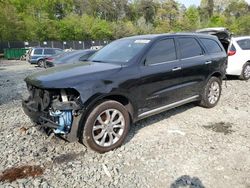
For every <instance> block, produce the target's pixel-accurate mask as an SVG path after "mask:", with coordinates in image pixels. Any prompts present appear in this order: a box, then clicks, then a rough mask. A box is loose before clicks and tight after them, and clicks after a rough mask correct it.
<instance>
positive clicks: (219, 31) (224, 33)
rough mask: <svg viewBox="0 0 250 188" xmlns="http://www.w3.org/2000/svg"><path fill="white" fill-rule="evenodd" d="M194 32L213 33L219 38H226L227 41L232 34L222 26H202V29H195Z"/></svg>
mask: <svg viewBox="0 0 250 188" xmlns="http://www.w3.org/2000/svg"><path fill="white" fill-rule="evenodd" d="M196 32H197V33H205V34H210V35H215V36H217V37H218V39H219V40H227V41H229V40H230V38H231V36H232V34H231V33H230V31H229V30H228V29H227V28H224V27H212V28H204V29H200V30H197V31H196Z"/></svg>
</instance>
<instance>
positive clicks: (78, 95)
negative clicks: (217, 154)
mask: <svg viewBox="0 0 250 188" xmlns="http://www.w3.org/2000/svg"><path fill="white" fill-rule="evenodd" d="M226 64H227V54H226V52H225V50H224V48H223V46H222V45H221V43H220V42H219V40H218V39H217V37H214V36H211V35H204V34H184V33H183V34H181V33H180V34H161V35H143V36H134V37H129V38H123V39H120V40H116V41H114V42H112V43H110V44H109V45H107V46H105V47H104V48H102V49H101V50H100V51H98V52H96V53H95V54H94V55H93V56H91V57H90V59H89V61H87V62H81V63H76V64H69V65H65V66H60V67H55V68H51V69H48V70H47V71H41V72H39V73H35V74H33V75H30V76H28V77H27V78H26V79H25V82H26V83H27V88H28V91H29V93H30V96H29V97H28V98H27V99H24V100H23V102H22V105H23V109H24V112H25V113H26V114H27V115H28V116H29V117H30V118H31V119H32V120H33V121H34V122H35V123H37V125H38V126H41V127H45V130H46V131H47V132H48V133H50V132H52V131H54V133H55V134H60V135H61V136H63V137H64V138H65V139H67V140H69V141H80V142H81V143H84V144H85V145H86V146H87V147H89V148H91V149H93V150H95V151H97V152H100V153H103V152H107V151H110V150H113V149H115V148H117V147H119V146H121V145H122V143H123V141H124V140H125V138H126V136H127V134H128V131H129V128H130V125H131V123H133V122H136V121H138V120H141V119H143V118H146V117H149V116H152V115H155V114H157V113H160V112H163V111H165V110H169V109H171V108H175V107H178V106H181V105H184V104H186V103H190V102H198V103H199V104H200V105H201V106H203V107H206V108H212V107H214V106H216V105H217V103H218V101H219V99H220V96H221V85H222V79H223V77H224V76H225V72H226Z"/></svg>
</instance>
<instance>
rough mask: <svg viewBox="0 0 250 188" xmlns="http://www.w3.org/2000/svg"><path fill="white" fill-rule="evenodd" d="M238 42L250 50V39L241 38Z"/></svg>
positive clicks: (243, 48)
mask: <svg viewBox="0 0 250 188" xmlns="http://www.w3.org/2000/svg"><path fill="white" fill-rule="evenodd" d="M237 43H238V45H239V46H240V48H241V49H242V50H250V39H243V40H239V41H237Z"/></svg>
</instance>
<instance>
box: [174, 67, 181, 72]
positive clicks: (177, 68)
mask: <svg viewBox="0 0 250 188" xmlns="http://www.w3.org/2000/svg"><path fill="white" fill-rule="evenodd" d="M178 70H181V67H175V68H173V69H172V71H178Z"/></svg>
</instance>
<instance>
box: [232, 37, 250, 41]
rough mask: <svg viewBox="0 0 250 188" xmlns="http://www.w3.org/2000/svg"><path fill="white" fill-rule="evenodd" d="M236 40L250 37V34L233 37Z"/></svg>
mask: <svg viewBox="0 0 250 188" xmlns="http://www.w3.org/2000/svg"><path fill="white" fill-rule="evenodd" d="M233 39H234V40H236V41H238V40H243V39H250V36H240V37H233Z"/></svg>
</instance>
